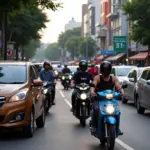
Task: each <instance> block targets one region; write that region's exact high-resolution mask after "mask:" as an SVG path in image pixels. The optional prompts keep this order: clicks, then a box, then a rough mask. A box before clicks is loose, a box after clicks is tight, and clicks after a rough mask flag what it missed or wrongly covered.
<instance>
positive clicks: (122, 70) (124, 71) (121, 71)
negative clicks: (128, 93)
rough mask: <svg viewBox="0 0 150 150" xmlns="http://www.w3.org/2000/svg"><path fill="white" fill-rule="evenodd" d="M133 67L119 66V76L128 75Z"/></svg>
mask: <svg viewBox="0 0 150 150" xmlns="http://www.w3.org/2000/svg"><path fill="white" fill-rule="evenodd" d="M131 69H133V67H129V68H127V67H122V68H117V72H116V73H117V76H127V75H128V73H129V72H130V71H131Z"/></svg>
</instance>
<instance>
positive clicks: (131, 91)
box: [122, 67, 144, 106]
mask: <svg viewBox="0 0 150 150" xmlns="http://www.w3.org/2000/svg"><path fill="white" fill-rule="evenodd" d="M143 70H144V68H143V67H139V68H134V69H132V70H131V71H130V72H129V73H128V75H127V78H126V79H125V80H124V81H123V83H122V85H123V86H124V87H125V88H124V97H123V98H122V103H124V104H125V103H127V102H128V100H131V101H134V104H135V106H136V103H135V99H136V98H135V97H136V90H137V81H138V80H139V77H140V76H141V74H142V73H143Z"/></svg>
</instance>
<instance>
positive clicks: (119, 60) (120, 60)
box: [105, 53, 126, 65]
mask: <svg viewBox="0 0 150 150" xmlns="http://www.w3.org/2000/svg"><path fill="white" fill-rule="evenodd" d="M105 60H107V61H110V62H111V63H112V64H114V65H118V64H124V63H125V60H126V59H125V53H119V54H117V55H115V56H110V57H108V58H106V59H105Z"/></svg>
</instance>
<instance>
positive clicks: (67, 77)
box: [62, 74, 72, 90]
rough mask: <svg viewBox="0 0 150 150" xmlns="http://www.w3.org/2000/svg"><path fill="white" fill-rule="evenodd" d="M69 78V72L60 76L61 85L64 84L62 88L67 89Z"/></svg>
mask: <svg viewBox="0 0 150 150" xmlns="http://www.w3.org/2000/svg"><path fill="white" fill-rule="evenodd" d="M71 78H72V76H71V75H70V74H64V75H63V76H62V85H63V86H64V89H66V90H68V89H69V87H70V81H71Z"/></svg>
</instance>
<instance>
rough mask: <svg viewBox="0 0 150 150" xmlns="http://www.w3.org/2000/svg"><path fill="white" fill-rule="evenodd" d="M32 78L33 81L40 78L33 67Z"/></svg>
mask: <svg viewBox="0 0 150 150" xmlns="http://www.w3.org/2000/svg"><path fill="white" fill-rule="evenodd" d="M30 77H31V81H32V80H35V79H37V78H38V76H37V74H36V72H35V69H34V68H33V66H31V67H30Z"/></svg>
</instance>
